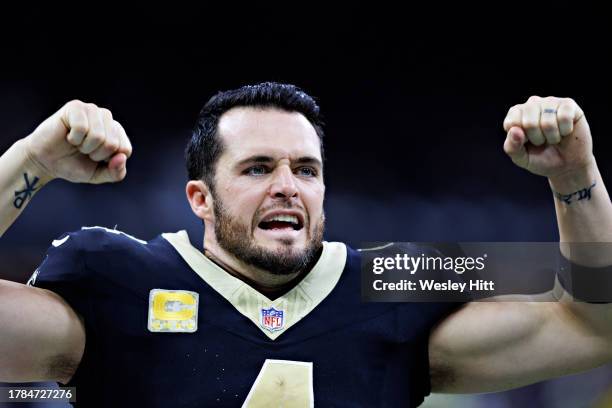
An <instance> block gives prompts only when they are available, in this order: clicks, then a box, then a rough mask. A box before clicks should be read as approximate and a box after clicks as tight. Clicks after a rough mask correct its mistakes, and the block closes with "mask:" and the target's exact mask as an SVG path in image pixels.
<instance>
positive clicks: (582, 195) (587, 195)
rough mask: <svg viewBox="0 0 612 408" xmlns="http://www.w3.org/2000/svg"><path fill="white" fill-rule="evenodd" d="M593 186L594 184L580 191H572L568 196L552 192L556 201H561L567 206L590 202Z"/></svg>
mask: <svg viewBox="0 0 612 408" xmlns="http://www.w3.org/2000/svg"><path fill="white" fill-rule="evenodd" d="M595 184H596V183H593V184H591V185H590V186H589V187H585V188H583V189H582V190H578V191H574V192H573V193H570V194H561V193H557V192H556V191H554V193H555V197H557V200H559V201H563V202H564V203H565V204H567V205H570V204H571V203H574V202H576V201H581V200H590V199H591V190H592V189H593V187H595Z"/></svg>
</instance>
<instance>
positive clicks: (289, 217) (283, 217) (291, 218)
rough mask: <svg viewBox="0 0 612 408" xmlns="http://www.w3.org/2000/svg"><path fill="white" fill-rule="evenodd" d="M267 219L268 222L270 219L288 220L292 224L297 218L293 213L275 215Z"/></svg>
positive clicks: (296, 221)
mask: <svg viewBox="0 0 612 408" xmlns="http://www.w3.org/2000/svg"><path fill="white" fill-rule="evenodd" d="M267 221H268V222H270V221H284V222H290V223H292V224H297V223H298V218H297V217H296V216H295V215H275V216H274V217H272V218H270V219H268V220H267Z"/></svg>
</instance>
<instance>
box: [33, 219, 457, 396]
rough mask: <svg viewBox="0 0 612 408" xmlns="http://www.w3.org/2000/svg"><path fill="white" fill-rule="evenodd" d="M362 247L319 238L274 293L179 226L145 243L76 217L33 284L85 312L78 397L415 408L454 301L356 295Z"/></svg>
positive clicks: (75, 380)
mask: <svg viewBox="0 0 612 408" xmlns="http://www.w3.org/2000/svg"><path fill="white" fill-rule="evenodd" d="M360 258H361V254H360V252H359V251H356V250H353V249H351V248H349V247H348V246H346V245H344V244H342V243H338V242H325V243H324V247H323V251H322V253H321V256H320V258H319V260H318V262H317V263H316V265H315V266H314V267H313V269H312V270H311V271H310V272H309V273H308V275H306V277H304V278H303V279H302V281H301V282H300V283H299V284H298V285H297V286H295V287H294V288H293V289H291V290H290V291H289V292H288V293H286V294H285V295H283V296H281V297H280V298H278V299H275V300H270V299H268V298H267V297H265V296H264V295H262V294H261V293H259V292H257V291H256V290H255V289H253V288H252V287H250V286H249V285H247V284H246V283H244V282H242V281H241V280H239V279H237V278H235V277H233V276H232V275H230V274H229V273H227V272H225V271H224V270H223V269H221V268H220V267H219V266H217V265H216V264H215V263H213V262H211V261H210V260H209V259H208V258H207V257H205V256H204V255H203V253H202V252H201V251H199V250H198V249H196V248H194V247H193V246H192V245H191V244H190V243H189V238H188V237H187V234H186V233H185V232H184V231H182V232H178V233H172V234H162V235H160V236H158V237H157V238H155V239H153V240H151V241H149V242H145V241H142V240H139V239H136V238H134V237H131V236H129V235H127V234H124V233H122V232H119V231H116V230H110V229H106V228H101V227H90V228H83V229H82V230H81V231H78V232H74V233H70V234H66V235H64V236H62V237H60V238H59V239H58V240H55V241H54V242H53V246H52V247H50V249H49V251H48V253H47V257H46V258H45V260H44V261H43V263H42V264H41V266H40V267H39V268H38V269H37V271H36V272H35V274H34V275H33V276H32V278H31V279H30V284H32V285H34V286H37V287H41V288H47V289H50V290H53V291H55V292H57V293H58V294H60V295H61V296H62V297H63V298H64V299H66V301H67V302H68V303H69V304H70V305H71V306H72V307H73V308H74V310H75V311H76V312H77V313H79V314H80V315H81V316H82V317H83V319H84V322H85V327H86V333H87V339H86V346H85V353H84V356H83V359H82V361H81V363H80V365H79V368H78V370H77V372H76V374H75V376H74V377H73V379H72V380H71V382H70V384H69V385H70V386H76V387H77V390H76V396H77V403H76V405H77V406H80V407H116V408H120V407H173V408H182V407H185V408H186V407H268V408H277V407H313V406H316V407H412V406H417V405H419V404H420V403H421V402H422V401H423V398H424V397H425V396H426V395H427V394H428V393H429V391H430V385H429V365H428V348H427V347H428V339H429V333H430V330H431V329H432V327H433V326H434V325H435V324H436V323H438V322H439V321H440V320H441V319H442V318H444V317H445V316H446V315H448V314H449V313H450V312H451V311H452V310H453V309H454V308H456V307H457V305H456V304H452V303H364V302H362V301H361V298H360V295H361V290H360Z"/></svg>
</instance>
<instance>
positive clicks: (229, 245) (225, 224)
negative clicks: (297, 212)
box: [213, 197, 325, 275]
mask: <svg viewBox="0 0 612 408" xmlns="http://www.w3.org/2000/svg"><path fill="white" fill-rule="evenodd" d="M213 200H214V201H213V203H214V204H213V205H214V210H215V235H216V237H217V242H218V243H219V245H220V246H221V248H223V249H224V250H226V251H227V252H229V253H230V254H232V255H233V256H235V257H236V258H237V259H239V260H240V261H242V262H244V263H246V264H247V265H252V266H254V267H256V268H259V269H262V270H265V271H267V272H269V273H271V274H273V275H291V274H295V273H300V272H303V271H305V270H306V269H307V268H309V267H310V266H311V265H312V264H313V263H314V261H315V260H316V259H317V257H318V253H319V250H320V249H321V248H322V246H323V244H322V242H323V231H324V229H325V215H324V214H322V215H321V219H320V220H319V222H318V223H317V225H316V226H315V228H314V233H313V234H312V236H311V237H309V239H308V241H307V242H306V246H305V248H303V249H295V248H293V247H292V245H291V244H292V243H293V240H291V239H286V240H285V239H283V240H280V241H279V242H280V243H281V244H282V245H281V247H280V248H278V249H276V250H270V249H267V248H265V247H263V246H261V245H257V244H256V243H255V242H254V237H253V235H252V232H251V231H254V229H255V228H257V225H256V224H255V223H253V225H251V226H249V225H246V224H244V223H241V222H240V221H238V220H237V219H235V218H234V217H232V215H231V214H230V213H229V211H227V209H226V207H225V206H224V205H223V203H222V202H221V201H220V200H219V199H218V197H215V198H213ZM275 208H276V207H275ZM283 208H284V209H289V208H292V206H291V204H290V203H288V202H287V203H286V204H285V205H284V206H283ZM269 209H270V208H267V209H266V211H267V210H269ZM259 212H261V211H258V213H259ZM256 219H258V217H257V213H256V214H255V217H254V220H256ZM309 219H310V218H309V217H307V218H306V220H305V222H304V226H303V227H302V228H309V227H310V221H308V220H309ZM307 231H308V229H307ZM308 235H310V233H308Z"/></svg>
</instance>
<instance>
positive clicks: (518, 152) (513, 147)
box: [504, 126, 529, 169]
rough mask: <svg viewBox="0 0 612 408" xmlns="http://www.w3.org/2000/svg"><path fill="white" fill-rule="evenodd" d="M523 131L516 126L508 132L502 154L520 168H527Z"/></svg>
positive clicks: (525, 137) (525, 141)
mask: <svg viewBox="0 0 612 408" xmlns="http://www.w3.org/2000/svg"><path fill="white" fill-rule="evenodd" d="M527 140H528V139H527V136H526V135H525V131H524V130H523V129H521V128H520V127H518V126H513V127H511V128H510V130H508V134H507V135H506V141H505V142H504V152H506V154H507V155H508V156H510V158H511V159H512V161H513V162H514V163H515V164H516V165H517V166H520V167H523V168H525V169H526V168H527V166H528V165H529V155H528V153H527V149H525V144H526V143H527Z"/></svg>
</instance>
